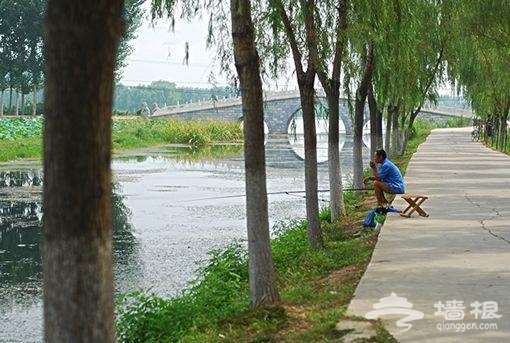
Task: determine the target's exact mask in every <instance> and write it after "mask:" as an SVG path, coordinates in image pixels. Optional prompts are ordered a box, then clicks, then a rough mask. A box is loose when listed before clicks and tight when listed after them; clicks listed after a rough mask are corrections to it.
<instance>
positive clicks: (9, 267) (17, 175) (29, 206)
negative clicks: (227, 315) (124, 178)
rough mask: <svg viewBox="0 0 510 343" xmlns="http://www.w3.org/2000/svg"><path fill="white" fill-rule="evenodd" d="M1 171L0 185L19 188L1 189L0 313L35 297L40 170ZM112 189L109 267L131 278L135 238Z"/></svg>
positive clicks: (39, 269)
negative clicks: (111, 264)
mask: <svg viewBox="0 0 510 343" xmlns="http://www.w3.org/2000/svg"><path fill="white" fill-rule="evenodd" d="M1 175H2V181H3V182H4V184H7V185H9V186H3V187H13V188H16V187H18V189H19V192H20V193H18V194H16V196H12V194H10V193H7V195H6V196H2V200H1V201H0V280H1V282H0V313H8V312H9V311H11V309H12V308H13V307H16V306H25V307H26V306H30V305H31V304H32V305H33V304H36V303H39V302H40V300H41V288H42V258H41V240H42V202H41V200H40V199H41V187H40V185H41V180H42V178H41V177H40V175H41V172H40V170H35V171H22V172H20V171H18V172H2V173H1ZM29 187H31V188H36V189H35V192H31V193H29V194H30V196H25V195H24V194H23V192H26V191H24V190H23V189H25V188H29ZM32 191H33V190H32ZM118 192H119V186H118V185H115V186H114V192H113V195H112V203H113V211H112V215H113V256H114V262H115V270H116V274H119V273H120V274H123V275H125V277H126V278H131V277H133V276H134V275H136V274H137V273H138V270H139V268H138V267H137V266H138V262H137V261H138V260H139V259H138V257H137V256H136V253H137V241H136V238H135V236H134V234H133V227H132V225H131V223H130V216H131V213H130V211H129V209H128V208H127V207H126V206H125V205H124V197H123V196H121V195H119V193H118ZM11 193H12V191H11ZM34 194H35V195H34ZM9 198H11V199H9ZM6 199H7V200H6ZM1 331H2V330H1V326H0V332H1ZM0 338H1V337H0ZM0 341H1V339H0Z"/></svg>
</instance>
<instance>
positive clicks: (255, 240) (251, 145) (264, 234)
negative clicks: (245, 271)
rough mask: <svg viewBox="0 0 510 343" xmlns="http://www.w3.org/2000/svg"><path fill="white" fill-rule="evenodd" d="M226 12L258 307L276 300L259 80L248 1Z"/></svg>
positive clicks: (235, 3) (252, 295)
mask: <svg viewBox="0 0 510 343" xmlns="http://www.w3.org/2000/svg"><path fill="white" fill-rule="evenodd" d="M230 12H231V16H232V37H233V43H234V58H235V64H236V69H237V74H238V76H239V81H240V88H241V94H242V107H243V119H244V160H245V162H244V163H245V174H246V179H245V181H246V221H247V228H248V264H249V281H250V282H249V283H250V300H251V304H252V306H253V307H258V306H261V305H271V304H274V303H276V302H278V301H279V296H278V291H277V289H276V277H275V273H274V269H273V258H272V255H271V246H270V239H269V216H268V209H267V187H266V161H265V151H264V104H263V97H262V81H261V79H260V65H259V56H258V53H257V50H256V47H255V35H254V29H253V22H252V18H251V10H250V1H249V0H231V1H230Z"/></svg>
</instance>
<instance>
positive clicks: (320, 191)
mask: <svg viewBox="0 0 510 343" xmlns="http://www.w3.org/2000/svg"><path fill="white" fill-rule="evenodd" d="M373 190H374V189H373V188H344V189H343V192H354V191H373ZM329 191H330V190H329V189H319V190H317V193H327V192H329ZM299 193H306V191H280V192H268V193H267V195H296V194H299ZM245 196H246V194H236V195H225V196H220V197H209V198H199V199H192V200H185V201H183V202H192V201H203V200H220V199H230V198H242V197H245ZM299 197H302V198H306V197H304V196H299ZM319 200H321V201H328V200H325V199H319Z"/></svg>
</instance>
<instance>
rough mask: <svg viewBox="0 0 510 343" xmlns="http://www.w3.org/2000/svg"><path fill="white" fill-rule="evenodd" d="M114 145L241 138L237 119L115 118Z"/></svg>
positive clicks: (198, 144) (189, 143)
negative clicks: (234, 121) (221, 120)
mask: <svg viewBox="0 0 510 343" xmlns="http://www.w3.org/2000/svg"><path fill="white" fill-rule="evenodd" d="M112 129H113V131H112V142H113V148H114V149H128V148H135V147H144V146H151V145H158V144H160V145H161V144H170V143H181V144H188V145H191V146H203V145H205V144H208V143H211V142H231V141H237V140H241V139H242V130H241V127H240V125H239V124H238V123H231V122H218V121H181V120H144V119H137V120H118V121H114V122H113V127H112Z"/></svg>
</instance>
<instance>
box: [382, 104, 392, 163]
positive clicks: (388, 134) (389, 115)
mask: <svg viewBox="0 0 510 343" xmlns="http://www.w3.org/2000/svg"><path fill="white" fill-rule="evenodd" d="M386 112H387V113H386V137H384V150H386V153H387V154H388V155H389V153H390V149H391V127H392V122H391V119H392V118H393V106H391V105H388V108H387V111H386Z"/></svg>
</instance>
